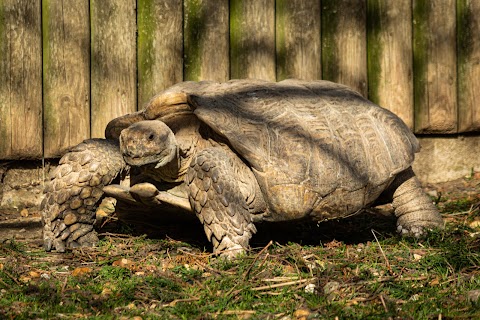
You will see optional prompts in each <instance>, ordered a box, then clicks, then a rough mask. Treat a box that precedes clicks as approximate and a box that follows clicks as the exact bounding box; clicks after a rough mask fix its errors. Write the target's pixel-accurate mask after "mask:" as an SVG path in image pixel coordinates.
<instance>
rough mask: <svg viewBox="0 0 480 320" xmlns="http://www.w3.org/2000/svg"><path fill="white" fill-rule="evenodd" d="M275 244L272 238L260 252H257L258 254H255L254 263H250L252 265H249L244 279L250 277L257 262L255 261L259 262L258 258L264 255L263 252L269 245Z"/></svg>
mask: <svg viewBox="0 0 480 320" xmlns="http://www.w3.org/2000/svg"><path fill="white" fill-rule="evenodd" d="M272 244H273V241H272V240H270V242H269V243H268V244H267V245H266V246H265V247H264V248H263V249H262V250H260V252H259V253H257V255H256V256H255V258H254V259H253V261H252V263H251V264H250V266H249V267H248V269H247V271H245V275H244V276H243V280H244V281H246V280H247V279H248V276H249V275H250V271H252V268H253V265H254V264H255V262H257V260H258V258H259V257H260V256H261V255H262V253H264V252H265V251H266V250H267V249H268V247H270V246H271V245H272Z"/></svg>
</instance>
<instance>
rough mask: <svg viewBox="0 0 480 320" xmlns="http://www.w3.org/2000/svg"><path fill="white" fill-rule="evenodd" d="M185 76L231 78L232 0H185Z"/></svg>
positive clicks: (205, 78)
mask: <svg viewBox="0 0 480 320" xmlns="http://www.w3.org/2000/svg"><path fill="white" fill-rule="evenodd" d="M183 12H184V16H183V19H184V22H183V25H184V79H185V80H194V81H199V80H215V81H226V80H228V79H229V74H230V67H229V23H228V14H229V10H228V0H216V1H208V0H185V1H184V9H183Z"/></svg>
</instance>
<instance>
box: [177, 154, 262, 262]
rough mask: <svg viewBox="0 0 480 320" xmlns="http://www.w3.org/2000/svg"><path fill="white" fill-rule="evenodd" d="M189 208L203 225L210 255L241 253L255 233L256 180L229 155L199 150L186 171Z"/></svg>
mask: <svg viewBox="0 0 480 320" xmlns="http://www.w3.org/2000/svg"><path fill="white" fill-rule="evenodd" d="M186 183H187V186H188V188H189V200H190V204H191V207H192V208H193V210H194V211H195V213H196V214H197V217H198V218H199V219H200V222H201V223H202V224H203V226H204V230H205V233H206V235H207V238H208V240H209V241H211V242H212V244H213V251H214V253H221V254H222V255H225V256H227V257H234V256H236V255H238V254H240V253H242V252H244V251H245V249H246V248H248V246H249V244H248V243H249V240H250V238H251V237H252V235H253V234H254V233H255V232H256V228H255V225H254V224H253V222H252V215H251V212H252V210H254V208H253V206H254V197H255V190H256V189H255V188H256V183H257V182H256V179H255V177H254V175H253V173H252V172H251V171H250V169H249V168H248V167H247V166H246V165H245V164H243V163H242V162H241V160H240V159H238V158H237V157H236V156H235V155H234V154H233V153H227V152H226V151H224V150H223V149H221V148H209V149H204V150H202V151H200V152H199V153H198V154H197V155H196V157H195V158H194V159H193V160H192V162H191V164H190V167H189V169H188V172H187V177H186Z"/></svg>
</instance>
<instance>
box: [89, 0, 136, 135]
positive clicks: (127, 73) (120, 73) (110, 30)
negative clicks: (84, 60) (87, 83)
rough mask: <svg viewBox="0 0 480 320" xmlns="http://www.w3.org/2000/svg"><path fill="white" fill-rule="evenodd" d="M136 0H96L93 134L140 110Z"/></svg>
mask: <svg viewBox="0 0 480 320" xmlns="http://www.w3.org/2000/svg"><path fill="white" fill-rule="evenodd" d="M135 3H136V2H135V1H134V0H128V1H122V0H92V1H91V3H90V10H91V26H92V27H91V39H92V40H91V45H92V51H91V52H92V59H91V61H92V67H91V68H92V71H91V81H92V90H91V100H92V101H91V135H92V137H103V136H104V130H105V127H106V125H107V123H108V122H109V121H110V120H111V119H113V118H116V117H118V116H121V115H124V114H126V113H129V112H133V111H135V110H136V104H137V103H136V102H137V98H136V84H137V83H136V50H135V48H136V45H135V34H136V25H135Z"/></svg>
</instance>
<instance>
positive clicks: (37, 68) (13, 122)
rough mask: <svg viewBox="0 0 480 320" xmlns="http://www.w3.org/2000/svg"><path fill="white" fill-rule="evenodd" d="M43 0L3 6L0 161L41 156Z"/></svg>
mask: <svg viewBox="0 0 480 320" xmlns="http://www.w3.org/2000/svg"><path fill="white" fill-rule="evenodd" d="M40 15H41V7H40V1H30V0H4V1H2V2H1V5H0V52H1V53H2V58H1V59H0V159H22V158H25V159H32V158H37V159H38V158H41V157H42V149H43V147H42V48H41V17H40Z"/></svg>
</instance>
